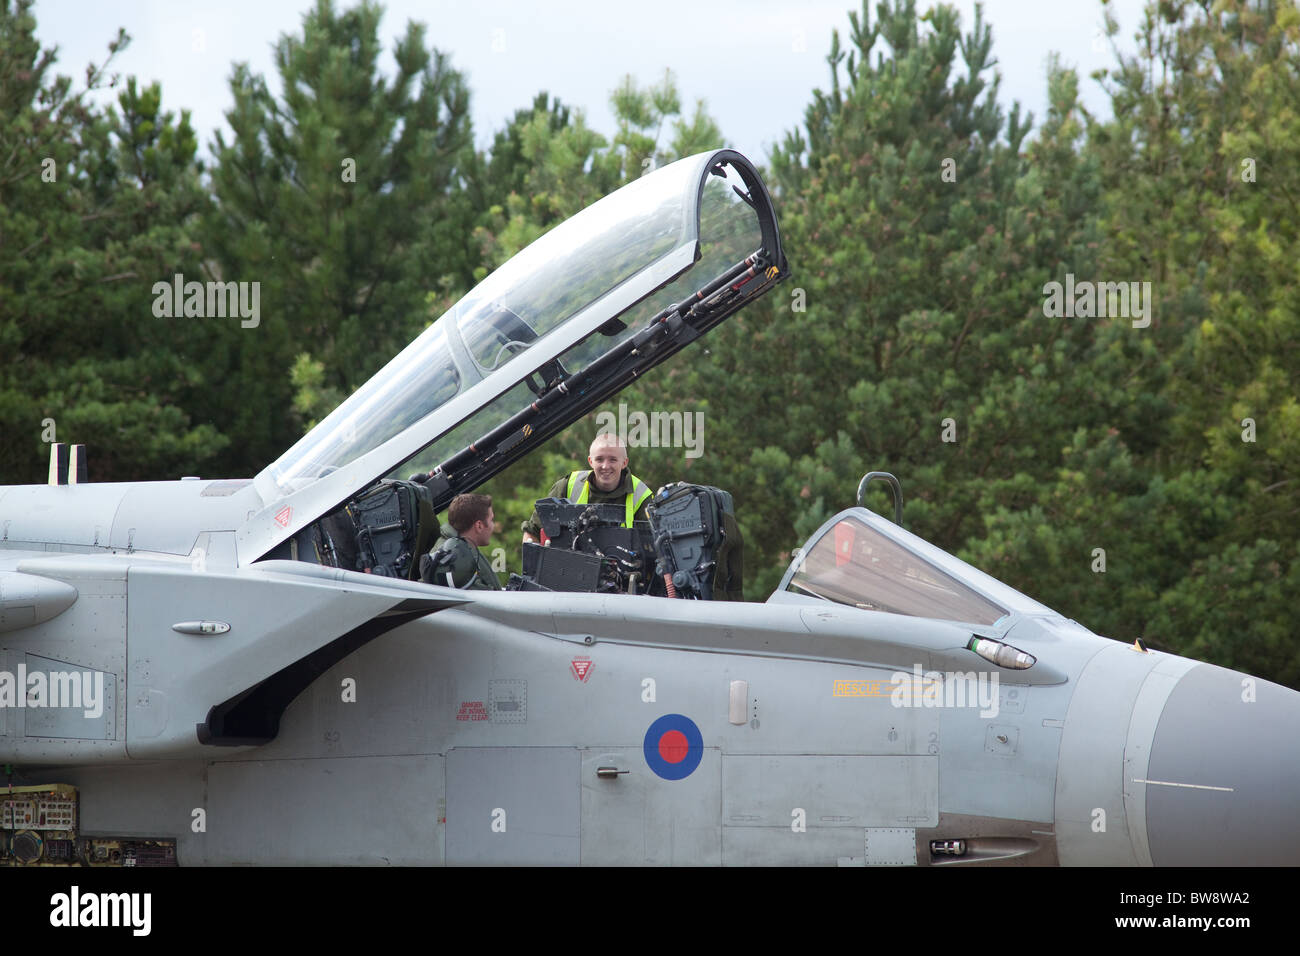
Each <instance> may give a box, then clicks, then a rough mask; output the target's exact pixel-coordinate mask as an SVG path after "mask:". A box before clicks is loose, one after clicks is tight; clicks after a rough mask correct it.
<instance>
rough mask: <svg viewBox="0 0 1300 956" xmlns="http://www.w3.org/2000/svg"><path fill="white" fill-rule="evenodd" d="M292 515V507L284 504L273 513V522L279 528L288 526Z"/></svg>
mask: <svg viewBox="0 0 1300 956" xmlns="http://www.w3.org/2000/svg"><path fill="white" fill-rule="evenodd" d="M292 517H293V508H291V507H290V506H289V505H285V506H284V507H283V508H281V509H280V510H279V511H277V512H276V513H275V523H276V524H278V525H279V526H280V527H281V528H287V527H289V519H290V518H292Z"/></svg>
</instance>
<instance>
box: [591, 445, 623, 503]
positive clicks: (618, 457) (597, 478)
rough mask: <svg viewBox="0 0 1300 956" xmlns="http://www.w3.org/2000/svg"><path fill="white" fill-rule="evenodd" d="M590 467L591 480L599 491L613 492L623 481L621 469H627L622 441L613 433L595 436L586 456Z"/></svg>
mask: <svg viewBox="0 0 1300 956" xmlns="http://www.w3.org/2000/svg"><path fill="white" fill-rule="evenodd" d="M587 463H588V464H589V465H591V480H592V481H593V482H594V483H595V485H596V487H597V488H599V489H600V490H601V491H613V490H614V489H615V488H617V487H618V483H619V482H620V481H622V480H623V469H624V468H626V467H627V448H626V446H624V444H623V439H621V438H619V437H618V436H617V435H615V434H614V433H613V432H605V433H604V434H602V435H597V436H596V440H595V441H593V442H592V443H591V449H590V451H589V452H588V455H587Z"/></svg>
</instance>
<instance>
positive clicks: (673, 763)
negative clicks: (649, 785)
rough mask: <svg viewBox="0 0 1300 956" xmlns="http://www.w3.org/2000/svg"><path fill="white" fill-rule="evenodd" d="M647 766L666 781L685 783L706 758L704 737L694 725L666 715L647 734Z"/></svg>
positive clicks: (684, 718)
mask: <svg viewBox="0 0 1300 956" xmlns="http://www.w3.org/2000/svg"><path fill="white" fill-rule="evenodd" d="M644 749H645V762H646V763H647V764H649V766H650V769H651V770H653V771H654V772H655V773H656V774H658V775H659V776H661V777H663V778H664V779H665V780H682V779H684V778H686V777H689V776H690V775H691V774H692V773H694V772H695V768H696V767H698V766H699V765H700V760H701V759H703V757H704V737H703V736H702V735H701V734H700V728H699V727H697V726H695V721H693V720H691V719H690V718H689V717H684V716H682V715H681V714H665V715H664V716H663V717H660V718H659V719H658V720H656V721H655V722H654V723H653V724H651V725H650V729H649V730H647V731H646V732H645V748H644Z"/></svg>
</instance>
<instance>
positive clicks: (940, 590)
mask: <svg viewBox="0 0 1300 956" xmlns="http://www.w3.org/2000/svg"><path fill="white" fill-rule="evenodd" d="M787 590H789V591H794V592H796V593H802V594H811V595H813V596H814V597H819V598H824V599H825V600H827V601H834V602H836V603H837V604H847V605H848V606H849V607H857V608H861V609H863V610H866V611H887V612H889V613H891V614H908V615H911V616H913V617H930V618H937V619H939V620H943V621H960V622H962V623H966V624H992V623H994V622H995V621H997V620H998V619H999V618H1001V617H1003V616H1004V615H1005V614H1006V611H1005V610H1004V609H1003V608H1000V607H998V606H997V605H996V604H993V603H992V602H990V601H988V600H986V599H985V598H983V597H982V596H980V595H979V594H977V593H975V592H974V591H972V590H971V589H970V588H968V587H967V586H966V585H964V584H962V583H961V582H960V581H957V580H955V579H954V578H952V577H949V576H948V575H947V574H945V573H944V572H943V571H940V570H939V569H938V568H936V567H934V565H932V564H930V563H929V562H928V561H925V560H924V559H922V558H920V557H918V556H917V555H916V554H914V553H912V552H911V551H909V550H908V549H907V548H904V547H903V546H902V545H900V544H898V543H897V542H895V541H891V540H890V539H889V538H886V537H885V536H884V535H882V534H880V532H878V531H876V530H874V529H872V528H870V527H868V526H867V525H866V524H864V523H863V522H861V521H859V520H858V519H857V518H851V517H850V518H844V519H843V520H841V521H839V522H837V523H836V524H835V525H834V526H833V527H832V528H830V529H829V530H828V531H827V532H826V533H825V534H823V535H822V536H821V537H820V538H818V539H817V542H816V543H815V544H814V545H813V546H812V548H811V549H810V550H809V551H808V552H807V553H806V554H805V555H804V556H803V559H802V561H801V563H800V565H799V569H798V570H797V571H796V572H795V574H794V577H793V578H792V579H791V580H790V584H789V586H788V587H787Z"/></svg>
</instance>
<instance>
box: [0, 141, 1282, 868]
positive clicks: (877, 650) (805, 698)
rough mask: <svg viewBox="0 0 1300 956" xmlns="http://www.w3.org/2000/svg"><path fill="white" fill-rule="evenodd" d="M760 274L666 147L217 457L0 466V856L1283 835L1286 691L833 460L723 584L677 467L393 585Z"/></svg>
mask: <svg viewBox="0 0 1300 956" xmlns="http://www.w3.org/2000/svg"><path fill="white" fill-rule="evenodd" d="M788 273H789V266H788V264H787V261H786V258H785V255H784V253H783V251H782V246H781V239H780V234H779V230H778V224H777V217H776V214H775V211H774V209H773V203H772V200H771V197H770V196H769V193H768V190H767V189H766V188H765V186H764V184H763V182H762V180H761V178H760V176H759V174H758V172H757V171H756V169H755V167H754V166H753V165H752V164H751V163H750V162H749V161H748V160H747V159H746V158H745V157H743V156H742V155H740V154H739V153H736V152H734V151H731V150H718V151H713V152H709V153H702V154H700V155H697V156H692V157H690V158H687V159H683V160H681V161H679V162H676V163H673V164H672V165H668V166H665V167H664V168H662V169H659V170H657V171H654V172H652V173H650V174H648V175H645V176H643V177H642V178H640V179H638V180H636V181H635V182H632V183H630V184H629V185H627V186H624V187H623V188H622V189H620V190H618V191H617V192H615V193H613V194H611V195H610V196H608V197H606V198H605V199H602V200H601V201H599V202H597V203H595V204H593V205H591V206H589V207H588V208H587V209H585V210H584V211H582V212H581V213H579V214H578V215H576V216H574V217H573V218H572V219H570V220H568V221H567V222H565V223H563V224H561V225H559V226H557V227H556V228H555V229H554V230H552V231H551V232H550V233H548V234H547V235H545V236H543V237H542V238H540V239H539V240H537V241H536V242H534V243H533V244H532V245H530V246H529V247H528V248H526V249H525V250H523V251H522V252H520V253H519V254H518V255H516V256H515V257H514V258H513V259H511V260H510V261H509V262H508V263H506V264H505V265H503V266H502V267H501V268H500V269H498V270H497V271H496V272H494V273H493V274H492V275H490V276H489V277H488V278H487V279H485V280H484V281H483V282H482V283H481V284H480V285H479V286H477V287H476V288H475V289H474V290H473V291H471V292H470V293H469V294H468V295H467V296H466V297H465V298H464V299H462V300H461V301H460V302H458V303H457V304H456V305H455V306H454V307H453V308H452V309H451V310H450V311H448V312H447V313H446V314H445V315H443V316H442V317H441V318H440V319H439V320H438V321H436V322H435V323H434V324H432V325H431V326H430V327H429V328H428V329H426V330H425V331H424V332H423V333H422V334H421V335H420V336H419V337H418V338H416V339H415V340H414V341H413V342H411V344H410V345H409V346H408V347H407V348H406V349H405V350H403V351H402V352H401V353H400V354H399V355H397V356H396V357H395V358H394V359H392V361H391V362H390V363H389V364H388V365H387V366H386V367H385V368H384V369H383V370H382V371H380V372H379V373H378V374H377V375H375V376H374V378H373V379H372V380H371V381H369V382H368V383H367V384H365V385H364V386H363V387H362V388H360V389H359V390H358V391H357V392H356V393H355V394H353V395H352V396H351V397H350V398H348V399H347V400H346V401H344V402H343V404H342V405H340V406H339V408H338V409H337V410H335V411H334V412H333V413H332V414H331V415H329V416H328V417H327V418H326V419H325V420H323V421H322V422H321V423H320V424H319V425H318V426H316V427H315V428H314V429H312V430H311V431H310V432H309V433H308V434H307V435H306V436H305V437H304V438H303V439H302V440H301V441H299V442H298V443H297V444H295V445H294V446H293V447H292V448H290V449H289V450H288V451H287V452H285V453H284V454H283V455H282V456H281V457H280V458H279V459H278V460H277V461H275V462H273V463H271V464H270V465H268V466H267V467H266V468H265V469H264V470H263V471H262V472H261V473H260V474H258V475H257V476H256V477H255V478H252V479H247V480H203V479H197V478H186V479H182V480H175V481H158V482H141V483H121V484H105V483H95V482H94V481H85V480H84V479H82V480H78V479H79V478H80V477H81V472H82V468H81V467H79V465H80V464H81V463H83V462H85V458H84V456H80V455H78V457H79V461H78V462H77V464H75V465H74V464H71V463H70V462H69V461H68V460H67V458H68V456H66V455H65V454H63V452H56V454H55V456H54V458H53V464H52V474H51V483H50V484H46V485H35V486H32V485H27V486H13V487H5V488H3V489H0V764H4V765H6V773H7V778H6V779H5V780H3V781H0V783H3V784H6V785H7V787H6V788H5V789H2V790H0V861H2V862H5V863H8V864H12V865H36V864H45V865H49V864H55V865H61V864H66V865H69V866H73V865H92V866H93V865H103V866H112V865H135V866H145V865H174V864H316V863H336V864H380V865H382V864H447V865H456V864H507V865H508V864H551V865H574V864H606V865H608V864H613V865H645V864H662V865H741V866H744V865H755V864H781V865H851V866H969V865H987V864H991V865H1017V864H1045V865H1053V864H1063V865H1080V864H1082V865H1094V864H1120V865H1153V864H1154V865H1184V864H1296V863H1300V822H1297V816H1296V814H1295V812H1294V810H1295V806H1296V802H1297V799H1298V798H1300V694H1297V693H1295V692H1293V691H1291V690H1289V689H1287V688H1284V687H1280V686H1278V685H1276V684H1273V683H1270V682H1268V681H1266V680H1260V679H1256V678H1253V677H1249V676H1248V675H1245V674H1239V673H1235V672H1233V671H1229V670H1225V669H1223V668H1220V667H1215V666H1211V665H1209V664H1204V663H1198V662H1197V661H1193V660H1187V659H1184V658H1181V657H1177V656H1174V655H1172V654H1166V653H1161V652H1158V651H1155V650H1150V649H1147V648H1144V647H1142V646H1141V645H1136V646H1129V645H1127V644H1124V643H1118V642H1115V641H1112V640H1108V639H1106V638H1104V637H1101V636H1098V635H1096V634H1094V633H1092V632H1091V631H1089V630H1088V629H1087V628H1086V627H1084V626H1083V625H1081V624H1078V623H1076V622H1074V621H1071V620H1067V619H1065V618H1064V617H1063V616H1062V615H1060V614H1058V613H1056V612H1055V611H1053V610H1052V609H1050V608H1048V607H1045V606H1044V605H1042V604H1040V603H1038V602H1037V601H1034V600H1032V599H1031V598H1028V597H1026V596H1024V595H1022V594H1020V593H1019V592H1017V591H1016V590H1014V589H1012V588H1010V587H1008V586H1006V585H1004V584H1002V583H1000V582H999V581H997V580H995V579H993V578H992V577H990V576H989V575H987V574H984V573H983V572H981V571H979V570H977V569H976V568H974V567H972V566H970V565H968V564H966V563H965V562H963V561H960V560H958V559H957V558H955V557H953V556H952V555H949V554H946V553H945V552H943V551H942V550H940V549H939V548H937V547H935V546H933V545H931V544H929V543H927V542H926V541H924V540H922V539H921V538H919V537H917V536H916V535H914V534H911V533H909V532H908V531H906V530H905V529H904V528H903V527H902V526H901V509H900V510H899V511H898V512H896V514H895V516H894V520H892V521H891V520H889V518H887V517H885V516H882V515H879V514H876V513H874V512H873V511H871V510H869V509H867V508H866V507H864V506H863V496H862V488H859V491H858V496H857V499H856V501H854V500H853V499H852V497H851V490H852V487H853V484H852V483H853V481H854V480H855V479H856V478H857V476H846V478H845V481H846V486H845V505H846V507H845V510H843V511H841V512H840V513H839V514H836V515H835V516H834V517H832V518H831V519H830V520H829V521H827V522H826V523H825V525H824V526H823V527H821V528H820V529H819V530H818V531H817V532H816V533H815V534H813V535H812V537H811V538H809V539H808V540H807V541H806V542H804V543H803V545H802V547H800V548H798V549H796V550H795V552H794V557H793V558H792V561H791V563H790V566H789V568H788V569H787V571H786V573H785V576H784V578H783V579H782V581H781V583H780V585H779V586H778V588H777V589H776V591H775V592H774V593H773V594H771V595H762V596H761V597H760V599H758V600H754V599H753V596H750V599H749V600H735V598H736V597H738V595H736V594H735V593H734V592H733V591H731V590H729V588H728V586H727V585H726V584H725V583H723V582H720V581H719V579H718V578H719V568H720V566H721V561H722V559H721V555H722V553H723V551H724V550H726V549H730V550H731V551H732V552H733V557H734V558H735V563H734V564H733V565H732V566H733V567H734V566H738V564H739V558H740V555H739V549H740V547H741V546H742V543H741V542H740V541H739V540H738V538H737V536H736V534H735V532H734V530H729V529H732V528H734V526H735V522H734V512H735V510H736V509H737V508H743V506H744V502H743V500H739V499H736V500H733V499H732V498H731V497H730V496H729V495H727V494H725V490H719V489H710V488H702V487H699V486H692V485H682V484H676V485H670V486H666V487H664V488H663V489H661V490H659V491H658V492H657V493H656V495H655V498H654V501H653V503H652V505H651V507H650V508H649V509H648V511H649V513H650V515H651V517H650V520H649V521H648V522H645V523H644V524H641V523H638V522H633V524H632V526H630V527H627V526H624V522H623V521H621V520H619V516H618V515H617V514H615V515H612V516H611V515H610V514H608V513H606V512H607V511H608V509H603V508H602V507H600V506H597V505H591V506H586V505H583V504H580V503H576V502H572V501H568V500H558V499H548V500H543V501H541V502H539V517H540V518H541V519H542V521H543V525H544V529H545V530H546V531H547V534H548V536H549V540H548V543H546V544H545V545H543V544H541V543H538V544H536V545H533V546H531V547H530V548H528V549H527V552H526V553H525V555H524V574H522V575H518V576H515V577H513V578H512V580H511V582H510V587H509V589H505V590H501V591H478V590H455V589H452V588H449V587H446V586H444V585H442V584H439V583H430V582H428V581H425V580H422V579H421V571H420V565H421V561H420V558H421V556H422V555H424V554H425V553H427V551H428V550H429V548H430V545H431V544H432V542H433V540H434V538H435V537H436V535H437V533H438V513H439V512H441V511H443V510H444V509H445V508H446V506H447V505H448V503H449V502H450V501H451V499H452V498H453V497H454V496H455V495H456V494H459V493H462V492H467V491H471V490H472V489H474V488H477V487H479V486H481V485H482V484H483V483H484V482H485V481H487V480H488V479H489V478H491V477H492V476H493V475H494V474H496V473H498V472H499V471H500V470H501V469H502V468H504V467H506V466H507V465H509V464H511V463H512V462H514V461H517V460H518V459H520V458H521V457H522V456H524V455H527V454H528V453H529V452H530V451H532V450H534V449H536V448H537V447H538V446H539V445H541V444H542V443H543V442H545V441H546V440H547V439H549V438H550V437H552V436H553V435H555V434H556V433H557V432H559V431H560V430H561V429H563V428H565V427H567V426H569V425H570V424H572V423H574V422H575V421H577V420H578V419H579V418H581V417H582V416H584V415H585V414H587V413H588V412H590V411H592V410H593V409H596V408H597V407H598V406H599V405H601V403H603V402H605V401H607V400H608V399H609V398H610V397H611V396H613V395H615V394H617V393H618V391H619V390H620V389H621V388H623V387H625V386H626V385H627V384H629V383H630V382H632V381H634V380H635V379H636V378H637V377H638V376H640V375H642V374H644V373H645V372H646V371H648V370H649V369H651V368H653V367H654V366H656V365H657V364H659V363H661V362H662V361H664V360H665V359H666V358H668V357H669V356H671V355H673V354H674V353H675V352H677V351H678V350H679V349H681V348H683V347H684V346H686V345H688V344H689V343H691V342H692V341H693V340H694V339H696V338H698V337H699V336H701V335H703V334H704V333H705V332H707V331H708V330H709V329H710V328H712V327H713V326H715V325H716V324H717V323H719V322H721V321H723V320H725V319H726V318H727V317H728V316H729V315H731V314H732V313H734V312H735V311H736V310H738V309H740V308H742V307H743V306H744V305H745V304H747V303H748V302H750V301H751V300H753V299H756V298H757V297H759V296H761V295H763V294H765V293H766V292H768V291H770V290H771V289H772V288H773V287H774V286H775V285H776V284H777V283H779V282H780V281H782V280H783V279H784V278H786V276H787V275H788ZM92 456H93V449H92ZM864 470H865V468H864ZM90 471H91V472H92V475H93V463H92V465H91V467H90ZM868 477H870V476H868ZM887 480H888V479H887ZM864 483H865V482H864ZM893 487H897V485H896V484H895V485H893ZM899 494H900V495H901V489H900V490H899ZM898 500H899V501H900V502H901V497H900V498H899V499H898ZM614 510H615V511H616V512H617V511H619V510H620V509H618V508H615V509H614ZM728 516H731V519H732V520H730V521H729V520H728ZM797 543H798V542H791V545H795V544H797ZM722 597H728V598H731V599H730V600H722V599H721V598H722Z"/></svg>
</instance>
